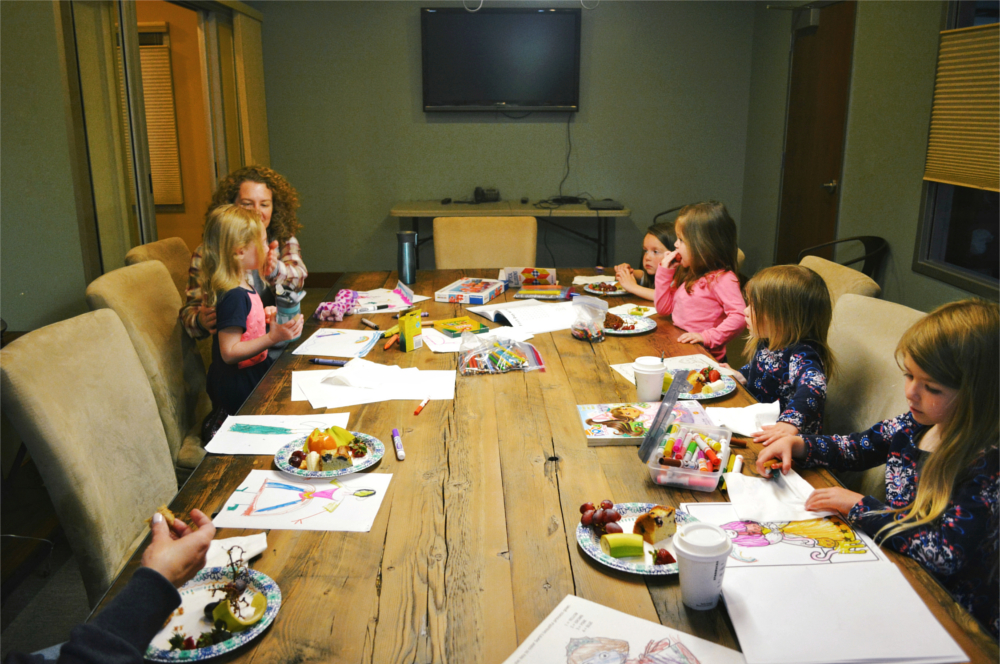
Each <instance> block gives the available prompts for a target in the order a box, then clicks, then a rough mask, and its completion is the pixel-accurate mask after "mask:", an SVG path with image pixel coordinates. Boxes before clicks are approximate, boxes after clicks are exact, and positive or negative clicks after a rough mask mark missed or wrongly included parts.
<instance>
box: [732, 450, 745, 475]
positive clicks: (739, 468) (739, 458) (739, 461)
mask: <svg viewBox="0 0 1000 664" xmlns="http://www.w3.org/2000/svg"><path fill="white" fill-rule="evenodd" d="M733 472H734V473H740V474H742V473H743V455H742V454H737V455H736V463H734V464H733Z"/></svg>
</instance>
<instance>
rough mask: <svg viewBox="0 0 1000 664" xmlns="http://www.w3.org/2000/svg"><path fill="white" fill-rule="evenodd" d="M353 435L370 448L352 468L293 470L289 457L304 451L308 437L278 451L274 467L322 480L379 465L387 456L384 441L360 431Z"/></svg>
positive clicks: (289, 472) (291, 473) (354, 432)
mask: <svg viewBox="0 0 1000 664" xmlns="http://www.w3.org/2000/svg"><path fill="white" fill-rule="evenodd" d="M351 433H353V434H354V435H355V436H357V437H358V438H360V439H361V442H363V443H364V444H365V445H367V446H368V454H366V455H364V456H363V457H360V458H358V459H352V461H354V466H353V467H351V468H341V469H340V470H302V469H301V468H293V467H292V464H290V463H288V457H290V456H292V452H294V451H295V450H301V449H302V446H303V445H305V442H306V438H308V436H303V437H302V438H299V439H298V440H294V441H292V442H290V443H288V444H287V445H285V446H284V447H282V448H281V449H280V450H278V453H277V454H275V455H274V465H276V466H277V467H278V470H280V471H281V472H283V473H288V474H289V475H295V476H297V477H307V478H311V479H321V478H324V477H339V476H340V475H349V474H351V473H356V472H358V471H359V470H364V469H365V468H368V467H369V466H373V465H375V464H376V463H378V460H379V459H381V458H382V455H383V454H385V445H383V444H382V441H381V440H379V439H378V438H375V437H374V436H369V435H368V434H366V433H361V432H359V431H352V432H351Z"/></svg>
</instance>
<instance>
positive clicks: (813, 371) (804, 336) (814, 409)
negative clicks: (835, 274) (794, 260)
mask: <svg viewBox="0 0 1000 664" xmlns="http://www.w3.org/2000/svg"><path fill="white" fill-rule="evenodd" d="M746 299H747V308H746V309H745V310H744V312H743V313H744V316H745V317H746V321H747V328H748V329H749V330H750V340H749V342H748V343H747V345H746V357H747V360H748V364H747V365H746V366H744V367H743V368H742V369H740V375H739V376H737V379H738V380H740V382H742V383H743V384H744V385H746V388H747V390H748V391H749V392H750V394H752V395H753V396H754V398H756V399H757V401H760V402H767V403H770V402H773V401H777V402H779V405H780V407H781V414H780V415H779V416H778V423H777V424H775V425H773V426H766V427H764V431H758V432H757V433H755V434H754V440H755V441H757V442H758V443H765V444H766V443H767V442H769V441H772V440H777V439H778V438H781V437H782V436H790V435H795V434H798V433H805V434H817V433H820V432H821V431H822V428H823V408H824V406H826V379H827V376H828V375H830V374H832V373H833V353H831V352H830V347H829V346H828V345H827V343H826V333H827V330H828V329H829V328H830V318H831V317H832V316H833V307H832V306H831V305H830V291H829V290H827V288H826V283H825V282H824V281H823V278H822V277H820V276H819V275H818V274H816V273H815V272H813V271H812V270H810V269H809V268H807V267H802V266H801V265H776V266H775V267H769V268H767V269H766V270H761V271H760V272H758V273H757V274H756V275H755V276H754V278H753V279H751V280H750V281H749V282H748V283H747V286H746Z"/></svg>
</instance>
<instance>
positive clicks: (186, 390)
mask: <svg viewBox="0 0 1000 664" xmlns="http://www.w3.org/2000/svg"><path fill="white" fill-rule="evenodd" d="M87 305H88V306H89V307H90V308H91V310H97V309H113V310H114V312H115V313H116V314H118V317H119V318H121V321H122V323H124V325H125V330H126V331H127V332H128V335H129V338H130V339H131V340H132V345H133V346H134V348H135V351H136V353H137V354H138V356H139V361H140V362H142V366H143V369H144V370H145V372H146V377H147V378H148V380H149V385H150V387H151V388H152V390H153V396H154V398H155V399H156V406H157V409H158V410H159V413H160V420H161V422H162V423H163V429H164V431H165V432H166V436H167V443H168V445H169V447H170V456H171V458H172V459H173V460H174V462H175V463H176V464H177V465H178V467H180V468H188V469H190V468H194V467H195V466H197V465H198V462H199V461H201V459H202V457H203V456H204V454H205V452H204V449H203V448H202V446H201V441H200V438H198V437H197V436H196V437H195V439H194V440H188V441H185V438H186V437H187V436H188V433H189V432H191V431H193V430H197V426H195V425H196V424H198V423H199V422H196V421H195V418H196V416H195V410H196V408H197V405H198V399H199V397H200V396H201V395H202V394H205V380H206V379H205V366H204V364H203V363H202V359H201V355H200V354H199V353H198V350H197V347H196V346H195V343H194V341H193V340H192V339H191V338H190V337H188V335H187V333H185V331H184V328H183V326H182V325H181V321H180V318H179V317H178V315H177V314H178V311H179V310H180V308H181V298H180V296H178V294H177V290H176V289H175V288H174V283H173V281H172V280H171V278H170V274H169V273H168V272H167V268H166V267H164V265H163V263H161V262H160V261H146V262H143V263H137V264H135V265H129V266H127V267H123V268H120V269H118V270H114V271H112V272H108V273H107V274H105V275H103V276H101V277H99V278H97V279H95V280H94V281H93V282H91V284H90V285H89V286H88V287H87ZM205 399H206V400H207V394H206V395H205ZM185 443H187V444H185Z"/></svg>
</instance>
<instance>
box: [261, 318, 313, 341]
mask: <svg viewBox="0 0 1000 664" xmlns="http://www.w3.org/2000/svg"><path fill="white" fill-rule="evenodd" d="M304 323H305V319H303V318H302V314H299V315H298V316H296V317H295V318H293V319H292V320H290V321H288V322H287V323H282V324H281V325H272V326H271V331H270V332H268V333H267V334H268V336H270V337H271V342H272V344H276V343H280V342H282V341H289V340H290V339H294V338H295V337H297V336H299V335H300V334H302V325H303V324H304Z"/></svg>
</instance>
